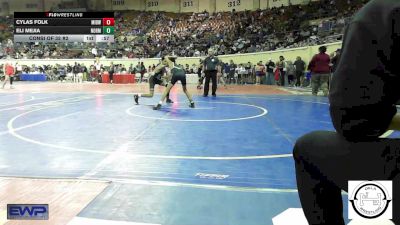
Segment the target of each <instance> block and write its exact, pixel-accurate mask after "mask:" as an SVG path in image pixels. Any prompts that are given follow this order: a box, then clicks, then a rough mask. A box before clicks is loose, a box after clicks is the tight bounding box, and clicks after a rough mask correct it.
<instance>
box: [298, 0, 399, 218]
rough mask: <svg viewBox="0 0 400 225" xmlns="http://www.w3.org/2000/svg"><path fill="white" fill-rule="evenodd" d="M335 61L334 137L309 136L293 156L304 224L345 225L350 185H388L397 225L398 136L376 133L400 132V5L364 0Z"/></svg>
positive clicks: (396, 0) (327, 133)
mask: <svg viewBox="0 0 400 225" xmlns="http://www.w3.org/2000/svg"><path fill="white" fill-rule="evenodd" d="M340 57H341V59H340V61H339V64H338V65H337V68H336V71H335V74H334V76H333V77H332V83H331V91H330V94H329V101H330V106H329V107H330V114H331V117H332V122H333V125H334V127H335V129H336V132H330V131H316V132H312V133H309V134H307V135H305V136H303V137H301V138H300V139H299V140H297V142H296V144H295V147H294V151H293V155H294V159H295V165H296V177H297V187H298V191H299V197H300V200H301V204H302V207H303V210H304V214H305V216H306V218H307V220H308V222H309V224H313V225H319V224H320V225H322V224H324V225H344V224H345V223H344V219H343V205H342V195H341V190H345V191H350V190H348V181H349V180H391V181H392V182H393V193H392V195H391V196H389V197H392V201H391V202H392V203H393V222H394V223H395V224H397V225H398V224H400V139H395V138H381V135H382V134H384V133H385V132H386V131H387V130H400V114H397V110H396V106H395V104H396V102H397V101H398V100H399V99H400V88H399V87H400V67H399V66H398V59H399V58H400V1H399V0H385V1H382V0H371V1H369V2H368V3H367V4H366V5H365V6H364V7H363V8H362V9H361V10H360V11H359V12H358V13H357V14H356V15H355V16H354V18H353V20H352V21H351V23H350V24H349V26H348V27H347V28H346V31H345V35H344V40H343V44H342V54H341V56H340ZM349 194H350V193H349ZM371 197H372V196H371ZM349 207H352V205H351V204H349ZM378 219H379V218H378Z"/></svg>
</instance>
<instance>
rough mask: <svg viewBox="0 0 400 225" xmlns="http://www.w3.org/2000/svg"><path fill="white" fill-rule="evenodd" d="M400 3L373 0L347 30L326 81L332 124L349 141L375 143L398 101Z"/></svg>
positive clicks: (390, 118) (391, 116) (395, 0)
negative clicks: (338, 55) (329, 79)
mask: <svg viewBox="0 0 400 225" xmlns="http://www.w3.org/2000/svg"><path fill="white" fill-rule="evenodd" d="M399 35H400V1H399V0H372V1H370V2H369V3H367V4H366V5H365V6H364V7H363V8H362V9H361V10H360V11H359V12H358V13H357V14H356V15H355V16H354V18H353V21H352V22H351V23H350V24H349V26H348V27H347V28H346V31H345V35H344V40H343V44H342V55H341V59H340V62H339V64H338V65H337V68H336V71H335V73H334V75H333V79H332V82H331V92H330V96H329V101H330V112H331V117H332V122H333V125H334V127H335V129H336V130H337V132H339V133H340V134H342V135H343V136H344V137H346V138H347V139H349V140H355V141H357V140H365V139H371V138H377V137H379V136H380V135H382V134H383V133H384V132H385V131H386V130H387V129H388V127H389V124H390V122H391V120H392V119H393V116H394V115H395V114H396V107H395V103H396V102H397V100H399V99H400V36H399Z"/></svg>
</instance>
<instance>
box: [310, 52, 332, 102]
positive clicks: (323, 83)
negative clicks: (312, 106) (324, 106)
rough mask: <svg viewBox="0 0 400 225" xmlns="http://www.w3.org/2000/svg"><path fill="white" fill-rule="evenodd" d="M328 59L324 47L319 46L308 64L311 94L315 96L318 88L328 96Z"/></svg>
mask: <svg viewBox="0 0 400 225" xmlns="http://www.w3.org/2000/svg"><path fill="white" fill-rule="evenodd" d="M330 61H331V59H330V58H329V55H327V54H326V47H325V46H321V47H319V54H316V55H314V57H313V58H312V59H311V61H310V63H309V65H308V70H310V71H311V83H312V94H313V95H314V96H317V94H318V90H319V89H320V88H321V89H322V91H323V93H324V96H328V82H329V74H330V66H329V64H330Z"/></svg>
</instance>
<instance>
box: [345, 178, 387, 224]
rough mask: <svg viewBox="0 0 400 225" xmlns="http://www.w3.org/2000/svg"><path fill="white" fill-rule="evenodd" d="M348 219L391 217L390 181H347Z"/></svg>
mask: <svg viewBox="0 0 400 225" xmlns="http://www.w3.org/2000/svg"><path fill="white" fill-rule="evenodd" d="M348 185H349V186H348V188H349V189H348V190H349V192H348V193H349V196H348V197H349V202H350V205H351V206H349V207H348V208H349V219H361V218H366V219H375V218H379V219H392V198H391V196H392V181H349V183H348Z"/></svg>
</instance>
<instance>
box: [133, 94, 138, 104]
mask: <svg viewBox="0 0 400 225" xmlns="http://www.w3.org/2000/svg"><path fill="white" fill-rule="evenodd" d="M133 98H134V99H135V103H136V105H139V95H134V96H133Z"/></svg>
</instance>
